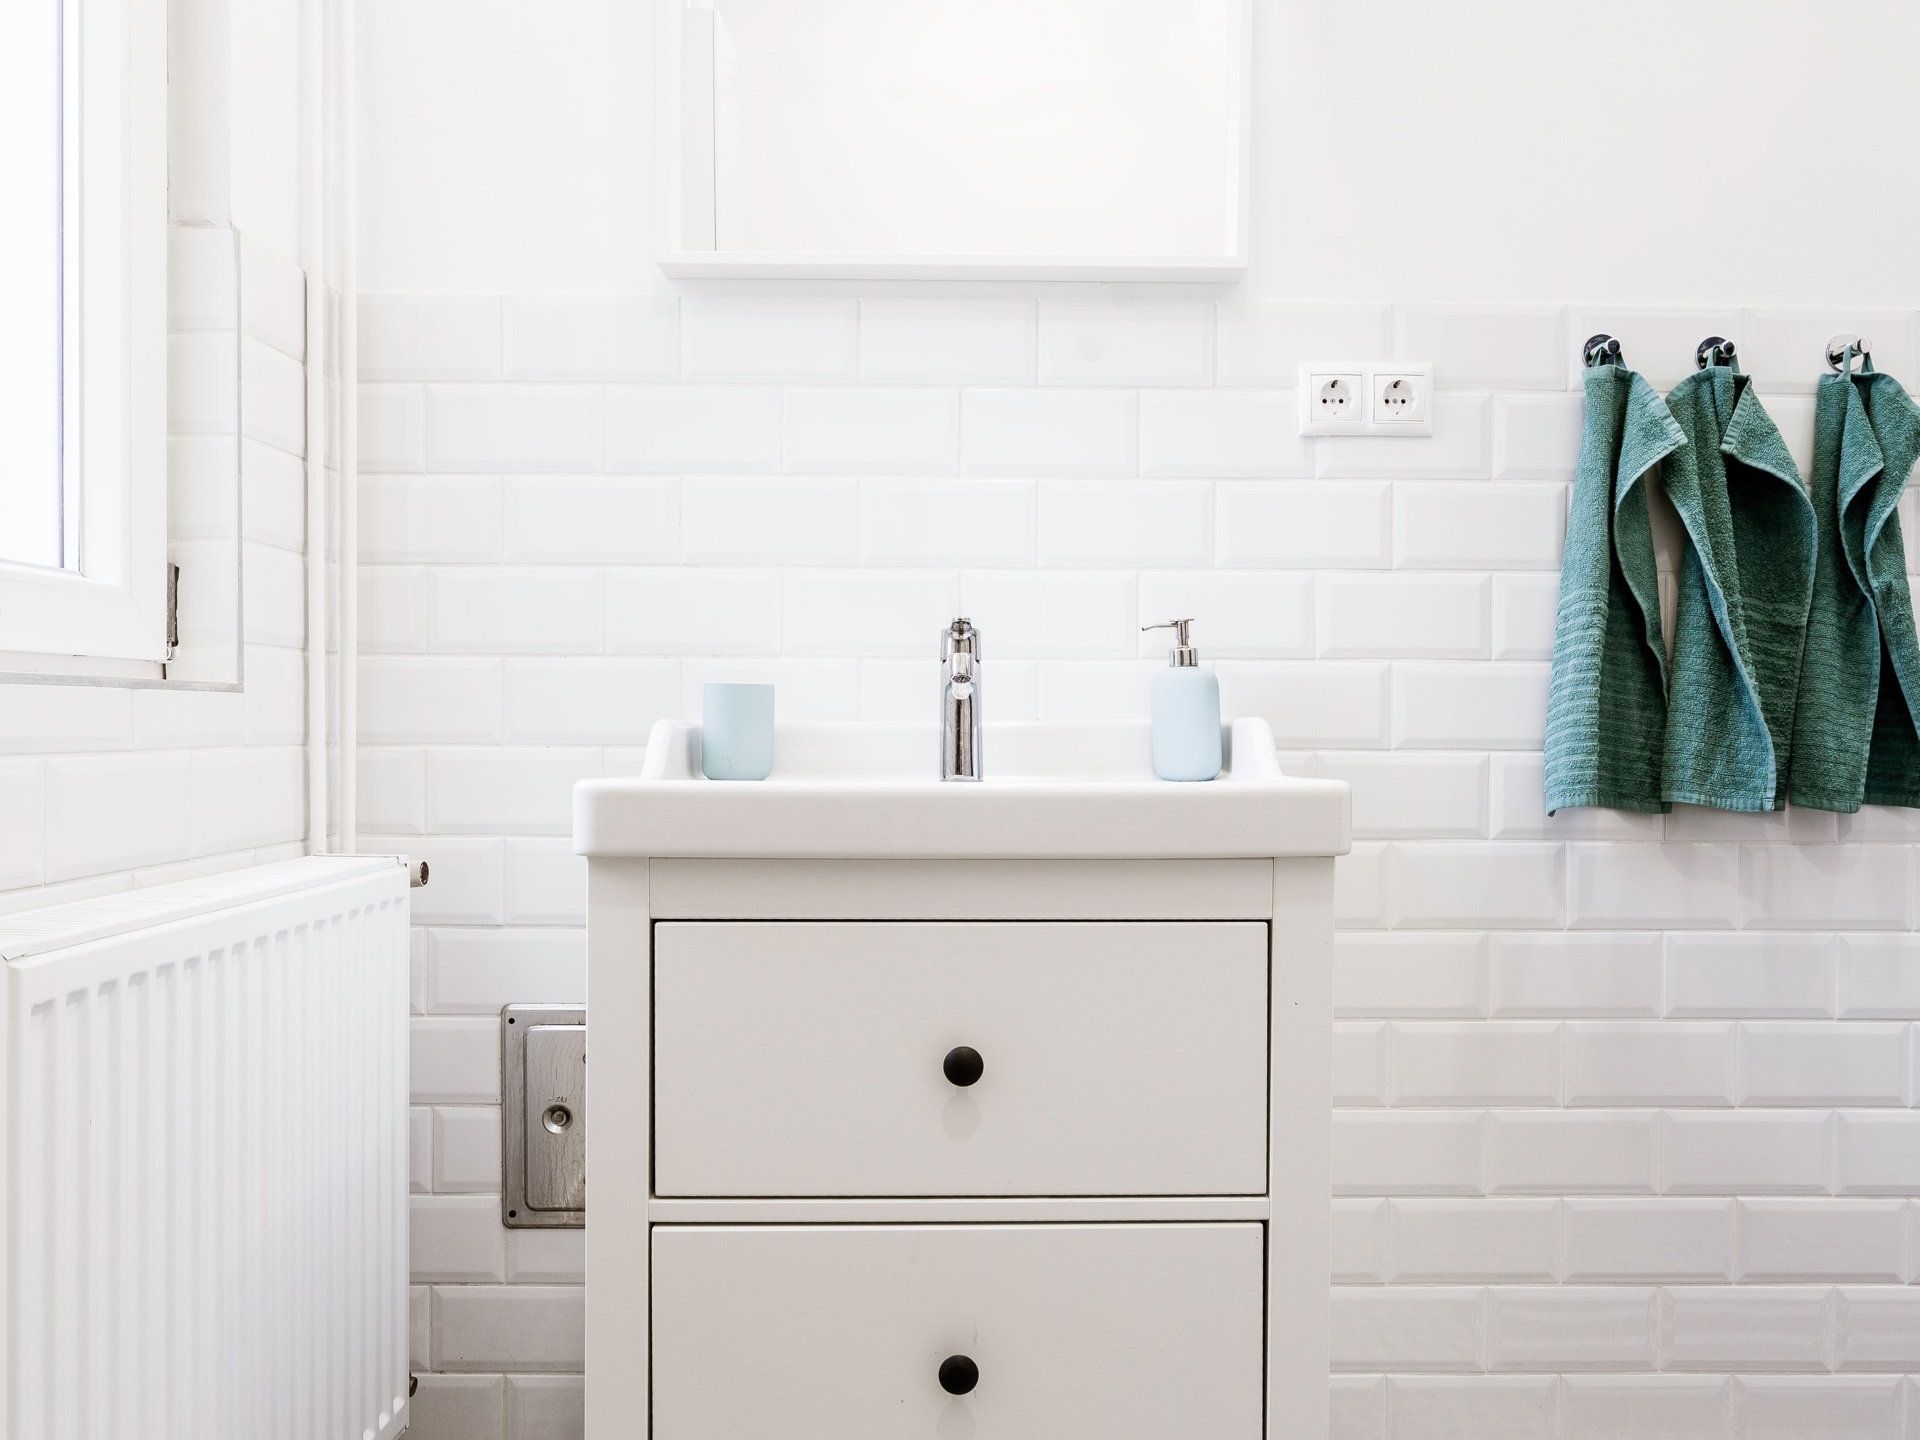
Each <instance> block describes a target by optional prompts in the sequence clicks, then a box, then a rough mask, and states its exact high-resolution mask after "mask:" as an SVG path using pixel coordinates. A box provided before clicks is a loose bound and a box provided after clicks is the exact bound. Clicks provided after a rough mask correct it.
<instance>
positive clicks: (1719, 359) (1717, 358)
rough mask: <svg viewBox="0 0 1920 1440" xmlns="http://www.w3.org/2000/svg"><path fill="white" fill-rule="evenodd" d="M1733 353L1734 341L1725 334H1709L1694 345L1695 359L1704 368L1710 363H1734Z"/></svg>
mask: <svg viewBox="0 0 1920 1440" xmlns="http://www.w3.org/2000/svg"><path fill="white" fill-rule="evenodd" d="M1733 353H1734V351H1733V341H1731V340H1729V339H1727V338H1726V336H1724V335H1709V336H1707V338H1706V339H1704V340H1702V341H1701V342H1700V343H1699V344H1698V345H1696V346H1695V347H1694V350H1693V360H1694V364H1695V365H1696V366H1697V367H1698V368H1699V369H1702V370H1704V369H1706V368H1707V367H1708V366H1709V365H1731V364H1733Z"/></svg>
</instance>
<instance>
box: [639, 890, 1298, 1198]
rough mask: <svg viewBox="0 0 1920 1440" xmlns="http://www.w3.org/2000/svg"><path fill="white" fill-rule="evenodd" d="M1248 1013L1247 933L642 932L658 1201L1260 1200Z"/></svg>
mask: <svg viewBox="0 0 1920 1440" xmlns="http://www.w3.org/2000/svg"><path fill="white" fill-rule="evenodd" d="M1267 1022H1268V1016H1267V927H1266V926H1265V925H1264V924H1261V923H1258V922H1249V921H1233V922H1217V923H1195V924H1187V923H1167V924H1153V923H1130V924H1119V923H1115V924H1079V923H1036V924H1001V923H946V922H939V923H936V922H927V923H901V924H840V923H833V924H804V923H795V924H777V923H765V924H732V923H662V924H660V925H658V926H656V927H655V931H654V1052H653V1053H654V1167H655V1168H654V1190H655V1193H656V1194H659V1195H663V1196H672V1195H685V1196H697V1195H708V1196H870V1195H881V1196H919V1195H946V1196H964V1195H1007V1196H1013V1195H1253V1194H1261V1193H1264V1192H1265V1189H1266V1127H1267ZM956 1052H957V1053H956ZM966 1052H972V1054H971V1055H969V1054H968V1053H966ZM974 1056H977V1057H978V1058H977V1067H978V1069H979V1074H978V1077H977V1079H973V1078H972V1076H973V1072H972V1068H970V1067H971V1066H973V1065H974V1064H975V1063H976V1062H975V1061H974V1059H973V1057H974ZM970 1079H971V1080H972V1083H967V1082H968V1081H969V1080H970Z"/></svg>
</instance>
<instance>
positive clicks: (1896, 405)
mask: <svg viewBox="0 0 1920 1440" xmlns="http://www.w3.org/2000/svg"><path fill="white" fill-rule="evenodd" d="M1849 358H1851V357H1849ZM1916 458H1920V406H1916V405H1915V404H1914V402H1913V401H1912V399H1911V398H1909V396H1908V395H1907V392H1906V391H1905V390H1903V389H1901V388H1900V384H1899V382H1898V381H1896V380H1895V379H1894V378H1893V377H1892V376H1891V375H1880V374H1876V373H1875V372H1874V370H1873V365H1872V362H1871V361H1867V362H1865V363H1864V364H1863V367H1862V369H1861V370H1860V371H1859V372H1857V373H1854V374H1850V375H1827V376H1824V377H1822V379H1821V381H1820V396H1819V400H1818V403H1817V404H1816V406H1815V409H1814V422H1813V473H1812V475H1811V477H1810V479H1811V488H1812V491H1813V507H1814V513H1815V515H1816V517H1817V519H1818V522H1819V536H1820V541H1819V554H1818V563H1817V567H1816V569H1815V571H1814V583H1813V610H1812V614H1811V615H1810V616H1809V618H1808V621H1807V653H1806V658H1805V660H1804V661H1803V663H1802V664H1801V667H1800V705H1799V709H1798V710H1797V711H1796V712H1795V715H1794V726H1793V769H1792V773H1791V776H1790V778H1789V782H1788V787H1787V793H1788V796H1789V797H1790V798H1791V799H1792V801H1793V803H1794V804H1796V805H1810V806H1813V807H1814V808H1816V809H1819V810H1843V811H1852V810H1858V809H1859V808H1860V806H1861V804H1862V803H1863V802H1864V803H1866V804H1869V805H1920V729H1917V728H1916V724H1915V717H1916V716H1917V715H1920V646H1917V645H1916V643H1915V637H1914V623H1913V597H1912V595H1911V594H1909V593H1908V588H1907V557H1906V546H1905V545H1904V543H1903V542H1902V539H1901V535H1900V515H1899V511H1898V508H1897V507H1898V506H1899V503H1900V492H1901V491H1903V490H1904V489H1906V485H1907V477H1908V476H1909V475H1910V474H1911V473H1912V471H1913V467H1914V462H1915V460H1916Z"/></svg>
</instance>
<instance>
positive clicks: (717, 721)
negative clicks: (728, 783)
mask: <svg viewBox="0 0 1920 1440" xmlns="http://www.w3.org/2000/svg"><path fill="white" fill-rule="evenodd" d="M700 773H701V774H703V775H705V776H706V777H707V778H708V779H709V780H764V779H766V778H767V776H769V775H771V774H772V773H773V686H771V685H719V684H716V685H705V686H702V687H701V691H700Z"/></svg>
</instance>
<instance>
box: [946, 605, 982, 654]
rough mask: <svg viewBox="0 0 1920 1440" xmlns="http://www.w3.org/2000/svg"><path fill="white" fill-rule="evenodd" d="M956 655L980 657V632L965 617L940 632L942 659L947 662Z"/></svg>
mask: <svg viewBox="0 0 1920 1440" xmlns="http://www.w3.org/2000/svg"><path fill="white" fill-rule="evenodd" d="M955 655H971V656H973V657H974V658H975V659H978V658H979V657H980V632H979V631H978V630H976V629H974V628H973V622H972V621H971V620H969V619H967V617H966V616H964V615H962V616H960V617H959V618H958V619H956V620H955V621H954V622H953V623H952V624H951V625H949V626H947V627H946V628H945V629H943V630H942V631H941V632H940V658H941V659H942V660H946V659H949V658H950V657H952V656H955Z"/></svg>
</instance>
